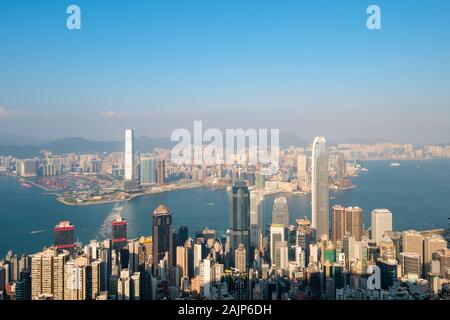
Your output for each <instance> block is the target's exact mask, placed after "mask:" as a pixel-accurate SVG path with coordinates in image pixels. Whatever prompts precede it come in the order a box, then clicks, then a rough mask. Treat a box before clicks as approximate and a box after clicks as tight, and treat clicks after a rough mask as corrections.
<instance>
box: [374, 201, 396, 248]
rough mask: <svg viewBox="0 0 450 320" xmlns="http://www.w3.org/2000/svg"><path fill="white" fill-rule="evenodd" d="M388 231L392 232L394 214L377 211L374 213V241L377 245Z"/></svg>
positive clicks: (385, 210)
mask: <svg viewBox="0 0 450 320" xmlns="http://www.w3.org/2000/svg"><path fill="white" fill-rule="evenodd" d="M386 231H392V212H390V211H389V210H388V209H375V210H373V211H372V240H374V241H375V242H376V243H377V245H378V244H379V243H380V241H381V239H382V238H383V235H384V234H385V233H386Z"/></svg>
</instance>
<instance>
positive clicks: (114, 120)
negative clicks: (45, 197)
mask: <svg viewBox="0 0 450 320" xmlns="http://www.w3.org/2000/svg"><path fill="white" fill-rule="evenodd" d="M377 3H378V4H379V5H380V6H381V8H382V29H381V30H375V31H374V30H368V29H367V28H366V25H365V23H366V19H367V14H366V8H367V5H368V4H369V2H368V1H358V2H356V3H355V2H350V1H349V2H343V1H339V2H330V1H314V2H310V3H305V2H300V1H288V0H285V1H264V2H261V1H237V0H234V1H195V2H189V4H187V3H186V2H184V1H171V2H170V3H168V2H167V1H148V2H142V1H132V2H130V1H126V2H125V1H114V2H109V3H108V5H105V4H104V3H103V2H100V1H82V0H80V1H77V4H78V5H79V6H80V8H81V10H82V28H81V30H77V31H71V30H67V28H66V27H65V21H66V18H67V14H66V12H65V9H66V7H67V5H68V4H69V3H68V2H67V1H57V2H56V1H54V2H46V5H45V6H42V5H40V4H39V3H37V2H35V1H20V2H18V1H2V2H1V3H0V38H1V39H2V44H1V47H2V48H1V50H0V68H1V70H2V72H1V73H0V88H1V89H0V134H19V135H25V136H33V137H36V138H41V139H44V140H51V139H56V138H62V137H71V136H79V137H85V138H90V139H95V140H117V139H121V138H122V136H121V134H120V132H121V130H117V129H118V128H119V129H124V128H126V127H132V128H134V129H135V130H136V132H137V133H138V134H139V135H145V136H151V137H169V136H170V134H171V132H172V131H173V130H174V129H176V128H180V127H185V128H187V129H192V125H193V121H194V120H202V121H203V122H204V123H205V126H207V127H214V128H219V129H224V128H238V127H242V128H280V129H281V131H282V132H293V133H295V134H297V135H299V136H300V137H301V138H302V139H304V140H307V141H312V139H313V137H314V136H316V135H324V136H327V137H330V139H331V140H333V141H343V140H346V139H348V138H351V137H358V138H383V139H387V140H390V141H395V142H400V143H414V144H426V143H448V142H449V140H450V139H449V138H448V137H449V136H450V126H449V125H448V119H449V118H450V108H449V102H448V101H450V100H449V98H450V90H449V87H450V76H449V75H450V62H449V60H448V56H450V42H449V41H448V40H449V38H450V37H449V36H450V28H449V24H450V22H449V19H448V17H447V14H448V12H449V9H450V3H448V1H434V2H433V5H428V2H426V1H416V2H414V5H413V6H411V5H409V3H408V2H407V1H395V2H394V1H378V2H377ZM80 124H82V126H81V125H80Z"/></svg>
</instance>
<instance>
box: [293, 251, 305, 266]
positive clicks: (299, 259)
mask: <svg viewBox="0 0 450 320" xmlns="http://www.w3.org/2000/svg"><path fill="white" fill-rule="evenodd" d="M295 263H297V266H298V267H300V268H303V267H305V266H306V257H305V250H304V249H303V248H302V247H301V246H295Z"/></svg>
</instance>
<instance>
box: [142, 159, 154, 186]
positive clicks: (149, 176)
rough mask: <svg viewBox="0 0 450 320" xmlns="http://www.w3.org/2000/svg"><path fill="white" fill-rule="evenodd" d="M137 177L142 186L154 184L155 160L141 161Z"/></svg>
mask: <svg viewBox="0 0 450 320" xmlns="http://www.w3.org/2000/svg"><path fill="white" fill-rule="evenodd" d="M139 176H140V179H141V180H140V183H141V185H143V186H148V185H152V184H156V159H149V158H147V159H141V161H140V175H139Z"/></svg>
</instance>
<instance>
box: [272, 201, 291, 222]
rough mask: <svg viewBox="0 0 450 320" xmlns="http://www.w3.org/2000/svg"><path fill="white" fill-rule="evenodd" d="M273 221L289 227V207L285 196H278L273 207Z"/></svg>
mask: <svg viewBox="0 0 450 320" xmlns="http://www.w3.org/2000/svg"><path fill="white" fill-rule="evenodd" d="M272 223H273V224H281V225H283V226H284V227H285V228H288V227H289V208H288V204H287V200H286V198H285V197H276V198H275V200H274V202H273V208H272Z"/></svg>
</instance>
